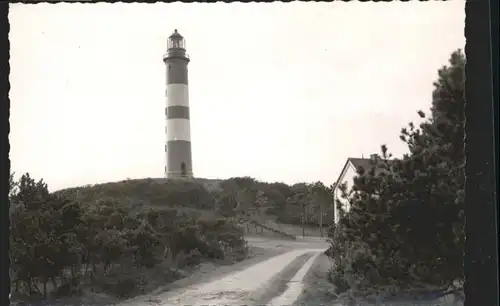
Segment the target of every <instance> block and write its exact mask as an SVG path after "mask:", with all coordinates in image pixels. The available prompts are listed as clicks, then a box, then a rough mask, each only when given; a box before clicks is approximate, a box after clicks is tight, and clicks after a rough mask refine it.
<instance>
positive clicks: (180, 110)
mask: <svg viewBox="0 0 500 306" xmlns="http://www.w3.org/2000/svg"><path fill="white" fill-rule="evenodd" d="M165 115H166V116H167V119H188V120H189V107H187V106H168V107H166V108H165Z"/></svg>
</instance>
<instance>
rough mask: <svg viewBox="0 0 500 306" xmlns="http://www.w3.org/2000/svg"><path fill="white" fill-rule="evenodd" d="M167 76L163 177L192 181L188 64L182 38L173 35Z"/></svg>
mask: <svg viewBox="0 0 500 306" xmlns="http://www.w3.org/2000/svg"><path fill="white" fill-rule="evenodd" d="M163 62H164V63H165V66H166V75H167V91H166V97H167V105H166V107H165V117H166V121H167V124H166V130H165V133H166V143H165V163H166V166H165V176H166V177H167V178H191V177H193V164H192V160H191V128H190V123H189V91H188V68H187V66H188V63H189V56H188V55H187V54H186V44H185V41H184V38H183V37H182V36H181V34H179V33H178V32H177V30H175V31H174V33H173V34H172V35H170V37H169V38H168V41H167V53H166V54H165V55H164V56H163Z"/></svg>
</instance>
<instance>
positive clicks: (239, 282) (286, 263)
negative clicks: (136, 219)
mask: <svg viewBox="0 0 500 306" xmlns="http://www.w3.org/2000/svg"><path fill="white" fill-rule="evenodd" d="M247 240H248V242H249V245H251V246H252V249H254V250H261V252H262V253H261V254H256V255H257V256H255V257H254V258H252V259H248V260H244V261H243V262H240V263H237V264H235V265H230V266H223V267H220V268H219V269H217V270H214V268H215V267H212V268H210V267H207V269H206V271H204V272H201V271H198V272H197V273H194V274H193V275H192V276H191V277H188V278H186V279H184V280H181V281H178V282H176V283H174V284H171V285H168V286H166V287H164V289H162V290H157V291H156V292H154V293H152V294H149V295H145V296H142V297H137V298H134V299H130V300H128V301H124V302H122V303H119V305H121V306H143V305H155V306H174V305H190V306H202V305H203V306H206V305H210V306H215V305H219V306H222V305H248V306H251V305H266V304H268V303H269V302H270V301H271V300H272V299H273V298H276V297H278V296H280V295H282V294H285V293H286V294H285V295H286V296H288V298H286V300H287V301H288V300H292V299H294V297H295V296H298V295H299V293H297V292H295V293H293V292H292V291H296V290H297V289H293V288H291V287H293V286H289V285H290V280H291V279H292V278H294V279H297V278H298V277H299V276H300V275H302V274H305V273H306V272H307V271H306V270H308V269H309V266H310V264H309V263H307V264H306V262H308V260H309V262H310V261H311V260H310V259H311V258H312V257H316V256H315V255H317V254H319V253H321V252H323V251H324V250H325V249H326V247H327V246H326V245H325V244H324V243H307V242H299V241H288V240H277V239H268V238H259V237H253V238H252V237H247ZM266 254H267V255H266ZM305 265H306V266H308V267H307V268H306V267H304V266H305ZM300 290H301V289H300ZM291 292H292V293H291Z"/></svg>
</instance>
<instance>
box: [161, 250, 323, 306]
mask: <svg viewBox="0 0 500 306" xmlns="http://www.w3.org/2000/svg"><path fill="white" fill-rule="evenodd" d="M321 251H323V250H318V249H302V250H294V251H290V252H287V253H285V254H282V255H278V256H275V257H272V258H270V259H268V260H265V261H263V262H260V263H258V264H255V265H254V266H251V267H249V268H247V269H245V270H243V271H240V272H236V273H233V274H230V275H228V276H226V277H223V278H221V279H219V280H216V281H213V282H210V283H207V284H203V285H200V286H195V287H192V288H188V289H187V290H186V291H185V292H184V293H182V294H179V295H177V296H171V297H165V299H163V298H162V297H161V296H159V297H158V298H159V299H160V300H162V302H161V303H160V304H159V305H161V306H174V305H192V306H202V305H235V304H239V303H242V302H243V301H245V302H246V303H248V302H249V301H248V300H249V299H251V294H252V293H253V292H255V291H258V290H259V289H261V288H262V287H265V286H266V285H272V284H269V281H270V280H271V279H272V278H273V276H275V275H276V274H278V273H280V272H281V271H282V270H283V269H285V268H286V267H287V266H288V265H289V264H290V263H292V261H294V260H295V259H296V258H297V257H299V256H301V255H304V254H307V253H312V252H314V253H318V252H321Z"/></svg>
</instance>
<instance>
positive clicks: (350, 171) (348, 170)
mask: <svg viewBox="0 0 500 306" xmlns="http://www.w3.org/2000/svg"><path fill="white" fill-rule="evenodd" d="M377 157H378V155H377V154H372V155H370V158H356V157H349V158H348V159H347V161H346V162H345V164H344V168H342V172H340V176H339V178H338V179H337V181H336V183H335V185H334V187H333V199H334V203H335V204H334V205H335V208H334V211H335V219H334V220H335V223H337V222H338V219H339V210H338V207H337V200H339V201H340V202H341V203H342V206H343V209H344V210H345V211H349V209H350V206H349V202H348V201H347V199H344V198H343V197H342V191H341V190H340V188H339V187H340V186H342V185H343V184H345V185H346V187H347V190H346V191H347V193H349V192H350V190H351V188H352V186H353V183H354V178H355V177H356V176H357V175H358V172H357V169H358V168H360V167H362V168H363V169H365V170H367V171H368V170H370V169H371V168H372V167H373V165H374V162H373V160H374V159H375V158H377Z"/></svg>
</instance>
